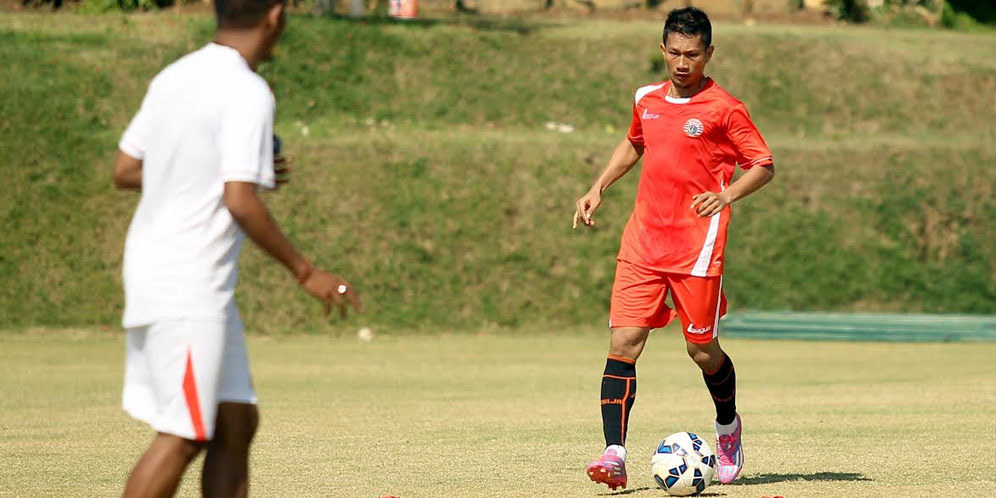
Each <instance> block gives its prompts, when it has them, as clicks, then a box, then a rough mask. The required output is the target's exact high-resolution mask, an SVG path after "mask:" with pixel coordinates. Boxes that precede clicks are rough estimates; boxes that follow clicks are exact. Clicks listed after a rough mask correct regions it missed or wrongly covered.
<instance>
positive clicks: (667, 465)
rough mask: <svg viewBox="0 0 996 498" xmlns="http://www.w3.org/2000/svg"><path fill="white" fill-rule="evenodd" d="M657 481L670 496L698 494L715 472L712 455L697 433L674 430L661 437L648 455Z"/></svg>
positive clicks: (710, 481)
mask: <svg viewBox="0 0 996 498" xmlns="http://www.w3.org/2000/svg"><path fill="white" fill-rule="evenodd" d="M650 471H651V473H653V475H654V481H655V482H657V485H658V486H660V487H661V488H663V489H664V491H667V493H668V494H669V495H672V496H689V495H695V494H699V493H701V492H702V491H704V490H705V489H706V488H707V487H709V485H710V484H712V478H713V476H715V475H716V455H715V454H714V453H713V452H712V448H710V447H709V445H708V444H706V442H705V441H703V440H702V438H700V437H699V436H697V435H695V434H693V433H691V432H678V433H675V434H671V435H670V436H668V437H666V438H664V440H663V441H661V442H660V444H658V445H657V451H655V452H654V456H653V458H651V459H650Z"/></svg>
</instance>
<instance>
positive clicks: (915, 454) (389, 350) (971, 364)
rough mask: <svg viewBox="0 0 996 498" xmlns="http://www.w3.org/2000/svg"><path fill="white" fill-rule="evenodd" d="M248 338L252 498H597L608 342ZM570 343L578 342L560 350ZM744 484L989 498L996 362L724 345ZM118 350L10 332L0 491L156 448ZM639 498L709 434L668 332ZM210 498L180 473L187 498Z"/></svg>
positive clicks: (950, 351)
mask: <svg viewBox="0 0 996 498" xmlns="http://www.w3.org/2000/svg"><path fill="white" fill-rule="evenodd" d="M557 332H558V333H551V332H548V331H534V332H526V331H516V332H509V333H501V334H499V333H485V334H479V335H471V334H452V335H449V334H448V335H416V336H378V337H377V338H375V339H374V341H373V342H371V343H362V342H359V341H357V340H356V339H355V338H352V337H324V336H289V337H281V338H270V337H260V336H255V337H252V338H251V339H250V354H251V356H252V361H253V367H254V372H255V379H256V385H257V389H258V391H259V395H260V399H261V410H262V414H263V418H262V426H261V430H260V433H259V435H258V438H257V442H256V446H255V451H254V454H253V468H252V472H253V475H252V491H253V494H255V495H260V496H343V497H375V496H380V495H388V494H393V495H397V496H401V497H415V496H452V497H465V496H489V497H490V496H598V495H605V494H608V490H607V489H606V488H604V487H598V486H596V485H595V484H593V483H591V482H589V481H588V479H587V476H585V475H584V473H583V468H584V465H585V464H586V463H587V462H588V460H589V459H591V458H592V457H593V456H595V455H596V454H597V453H598V451H599V450H600V445H601V428H600V423H599V412H598V402H597V399H598V383H599V375H600V373H601V368H602V364H603V358H604V348H605V345H606V337H605V333H604V332H603V331H594V330H592V331H582V332H574V331H557ZM568 332H569V333H568ZM725 345H726V348H727V350H728V351H729V352H730V354H731V356H732V357H733V358H734V360H735V361H736V365H737V369H738V378H739V379H740V388H739V393H740V408H741V412H742V414H743V417H744V424H745V428H746V432H745V436H744V438H745V445H746V446H745V450H746V454H747V467H746V469H745V471H744V474H743V475H742V476H741V478H740V480H739V481H738V482H737V484H735V485H732V486H719V485H716V486H714V487H711V488H709V490H708V493H711V494H713V495H714V496H731V497H734V496H745V497H746V496H750V497H760V496H764V495H768V496H770V495H775V494H781V495H784V496H791V497H798V496H928V495H944V496H994V495H996V483H994V480H993V475H996V462H994V461H993V459H992V458H991V457H992V448H993V447H996V425H994V424H996V363H994V362H993V361H992V358H994V357H996V344H875V343H860V344H856V343H820V342H776V341H744V340H732V339H731V340H727V341H725ZM122 354H123V336H121V335H119V334H115V333H111V332H93V331H73V332H64V331H59V332H52V331H46V332H27V333H18V334H4V335H0V448H2V451H0V495H3V496H110V495H114V494H117V493H119V492H120V489H121V485H122V483H123V481H124V479H125V476H126V474H127V473H128V471H129V468H130V466H131V464H132V463H133V462H134V461H135V459H137V457H138V455H139V454H140V452H141V451H142V449H143V446H144V445H145V444H146V443H147V442H148V440H149V438H150V437H151V433H150V432H149V430H148V429H147V428H145V427H144V426H143V425H142V424H140V423H138V422H136V421H133V420H131V419H129V418H128V417H127V416H126V415H125V414H124V413H123V412H121V411H120V409H119V408H118V404H119V390H120V386H121V376H122ZM638 370H639V373H640V387H639V397H638V399H637V403H636V407H635V408H634V411H633V416H632V420H631V423H632V431H631V433H630V437H629V446H630V450H631V452H632V457H631V459H630V475H631V477H630V487H629V489H630V491H631V492H632V494H634V495H637V496H663V495H664V493H663V491H661V490H658V489H656V487H654V485H653V481H652V479H651V477H650V472H649V470H648V469H647V467H648V465H649V461H650V453H651V451H652V449H653V446H654V444H655V443H656V442H657V440H658V439H659V438H662V437H664V436H666V435H667V434H669V433H671V432H675V431H679V430H689V431H697V432H700V433H704V434H709V433H710V428H711V415H712V413H711V412H712V406H711V403H710V401H709V398H708V394H707V393H706V391H705V389H704V388H703V387H702V385H701V383H702V381H701V378H700V376H699V374H698V372H697V371H696V369H695V367H694V365H693V364H692V363H691V361H689V360H688V359H687V358H686V357H685V355H684V352H683V348H682V344H681V342H680V338H679V337H678V335H677V332H676V331H673V332H671V331H668V332H664V333H660V334H659V335H655V336H654V337H652V338H651V342H650V344H649V346H648V349H647V351H646V353H645V354H644V357H643V358H642V359H641V360H640V362H639V365H638ZM196 493H197V473H196V472H194V471H191V472H189V473H188V475H187V478H186V481H185V482H184V486H183V489H182V493H181V495H183V496H193V495H195V494H196Z"/></svg>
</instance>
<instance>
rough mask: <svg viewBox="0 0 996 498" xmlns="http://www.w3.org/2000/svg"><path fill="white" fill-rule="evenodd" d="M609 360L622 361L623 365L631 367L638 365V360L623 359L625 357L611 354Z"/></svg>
mask: <svg viewBox="0 0 996 498" xmlns="http://www.w3.org/2000/svg"><path fill="white" fill-rule="evenodd" d="M609 359H610V360H616V361H621V362H623V363H629V364H630V365H636V360H631V359H629V358H626V357H623V356H616V355H614V354H610V355H609Z"/></svg>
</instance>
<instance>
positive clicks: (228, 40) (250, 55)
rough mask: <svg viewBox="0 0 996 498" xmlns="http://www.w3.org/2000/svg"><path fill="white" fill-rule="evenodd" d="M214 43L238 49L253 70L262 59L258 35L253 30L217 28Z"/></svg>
mask: <svg viewBox="0 0 996 498" xmlns="http://www.w3.org/2000/svg"><path fill="white" fill-rule="evenodd" d="M214 43H216V44H218V45H224V46H226V47H230V48H233V49H235V50H236V51H238V52H239V54H240V55H242V58H243V59H245V61H246V63H247V64H249V67H250V68H251V69H252V70H253V71H255V70H256V66H258V65H259V63H260V62H261V61H262V59H263V57H262V55H261V54H260V51H261V50H260V45H261V43H260V41H259V35H258V33H256V32H255V31H253V30H228V29H226V30H218V32H217V33H215V35H214Z"/></svg>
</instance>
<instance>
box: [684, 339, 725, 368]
mask: <svg viewBox="0 0 996 498" xmlns="http://www.w3.org/2000/svg"><path fill="white" fill-rule="evenodd" d="M688 357H689V358H691V359H692V361H694V362H695V364H696V365H698V366H699V368H700V369H702V371H703V372H711V371H713V370H715V369H716V368H718V365H717V363H719V362H720V361H722V359H723V353H722V351H720V352H719V354H716V352H715V351H711V350H708V349H704V348H701V347H699V346H698V345H697V344H692V343H688Z"/></svg>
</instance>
